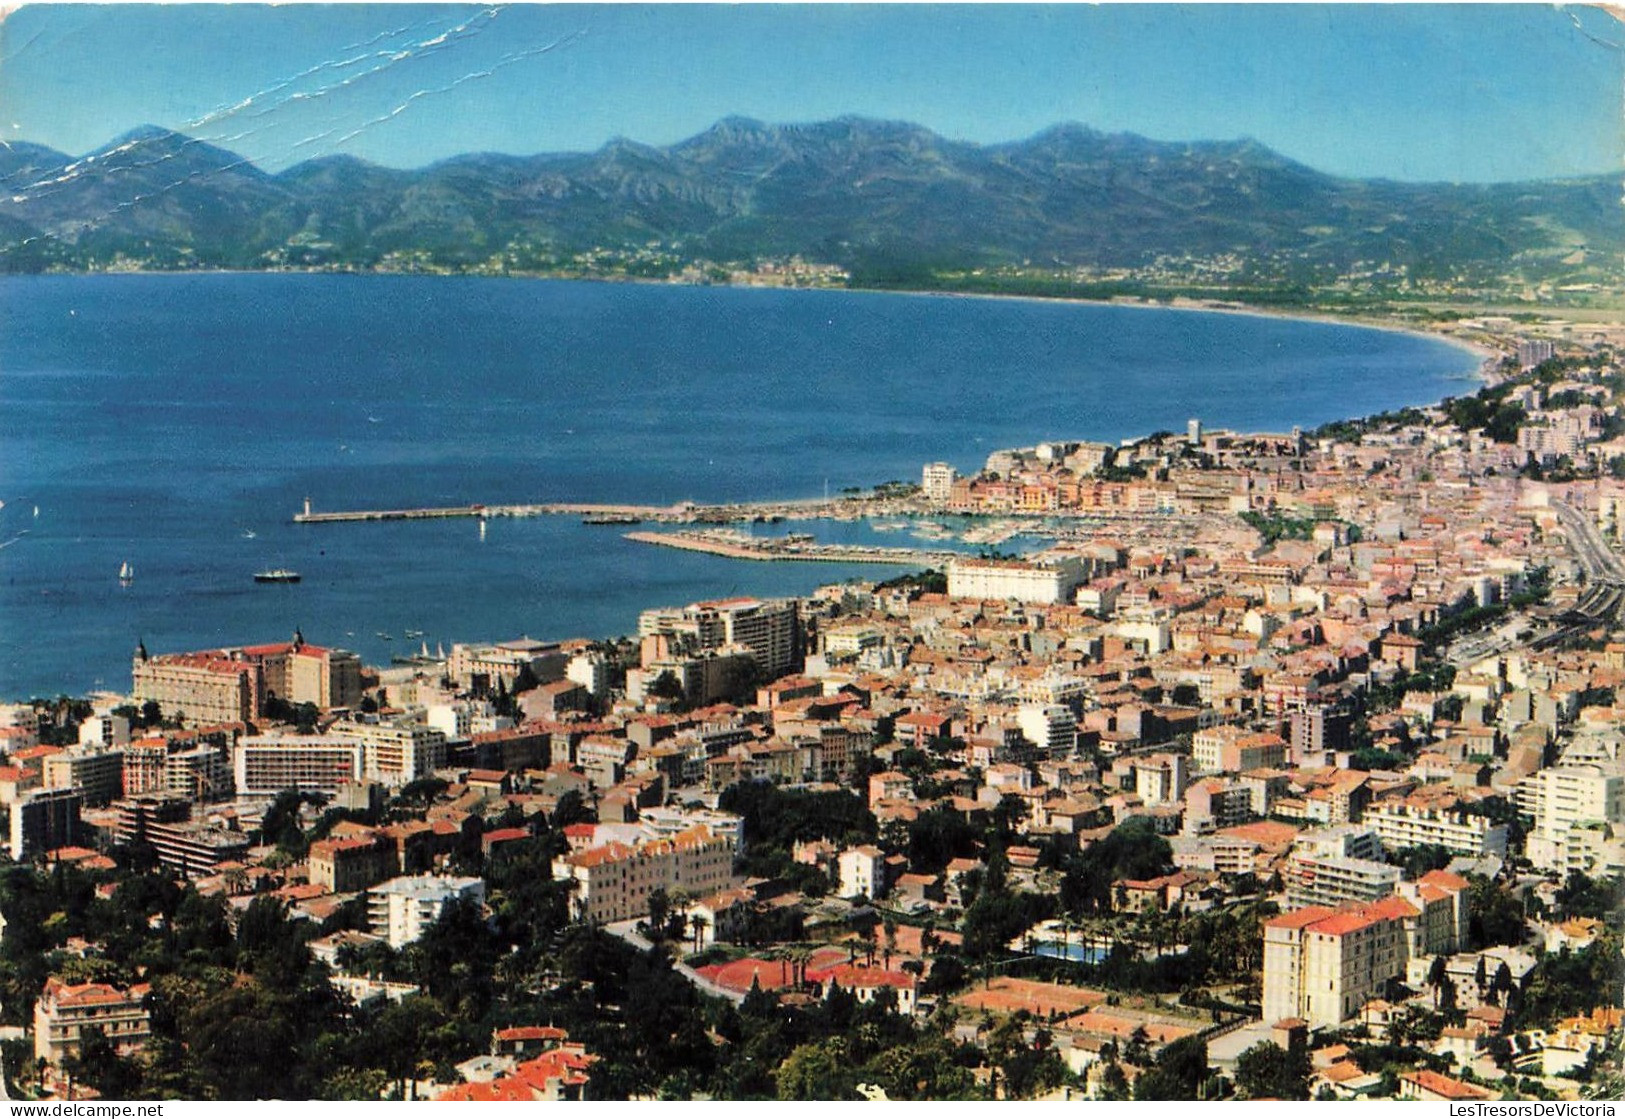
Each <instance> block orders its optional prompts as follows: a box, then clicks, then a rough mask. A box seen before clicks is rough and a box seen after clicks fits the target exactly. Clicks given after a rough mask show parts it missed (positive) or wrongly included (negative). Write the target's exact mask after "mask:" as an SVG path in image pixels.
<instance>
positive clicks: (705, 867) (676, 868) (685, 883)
mask: <svg viewBox="0 0 1625 1119" xmlns="http://www.w3.org/2000/svg"><path fill="white" fill-rule="evenodd" d="M733 864H734V841H733V839H731V838H729V837H727V836H723V835H718V834H716V833H715V832H713V831H712V830H711V829H710V828H708V827H705V826H704V825H698V826H696V827H692V828H689V829H688V830H687V831H683V832H679V833H678V834H676V835H674V836H671V837H670V838H669V839H654V840H649V841H647V842H641V843H636V844H627V843H619V842H611V843H606V844H604V845H602V846H599V847H591V848H588V849H587V850H585V851H578V852H575V853H573V854H569V855H564V856H561V857H560V858H558V859H555V860H554V862H553V877H554V878H556V879H560V880H568V881H573V882H574V883H575V893H574V895H573V897H572V898H571V902H570V905H571V915H572V916H573V917H574V918H575V919H576V920H578V921H586V922H591V923H595V924H602V923H607V922H610V921H626V920H631V919H632V918H634V917H646V916H648V914H649V895H650V894H651V893H653V892H654V891H655V890H665V891H666V892H667V893H668V894H669V893H671V892H672V891H674V890H679V889H681V890H685V891H687V892H688V893H689V894H691V895H694V896H696V897H701V896H705V895H707V894H714V893H716V892H717V891H719V890H722V889H725V888H727V887H728V886H729V885H730V884H732V882H733Z"/></svg>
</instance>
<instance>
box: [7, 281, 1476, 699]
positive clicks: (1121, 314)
mask: <svg viewBox="0 0 1625 1119" xmlns="http://www.w3.org/2000/svg"><path fill="white" fill-rule="evenodd" d="M1476 364H1477V359H1476V358H1475V357H1474V356H1473V355H1472V354H1470V353H1468V352H1466V351H1464V350H1461V349H1458V348H1455V347H1452V346H1450V345H1447V344H1445V343H1442V342H1439V341H1436V340H1432V339H1426V338H1420V337H1415V336H1410V335H1406V334H1399V333H1393V332H1385V331H1376V330H1367V329H1358V328H1353V327H1346V326H1334V325H1325V324H1320V323H1312V322H1290V321H1283V320H1277V319H1269V318H1261V317H1252V316H1242V315H1220V314H1202V313H1193V312H1187V311H1173V310H1160V309H1145V308H1129V307H1104V306H1084V305H1075V304H1061V303H1047V302H1039V301H1015V300H1010V301H1004V300H986V299H967V298H954V297H941V296H936V297H932V296H909V295H889V294H859V293H850V292H797V291H785V290H762V289H729V288H703V287H676V286H660V285H633V284H592V283H572V282H566V281H545V280H517V279H473V278H443V277H432V278H431V277H358V276H305V275H297V276H296V275H160V276H74V277H55V276H47V277H10V278H0V417H3V423H4V430H3V435H0V501H4V503H5V504H4V506H3V508H0V698H23V697H27V696H31V695H45V694H51V695H54V694H57V693H60V692H67V693H70V694H78V693H83V692H86V691H89V690H92V689H99V688H108V689H113V690H122V689H124V688H127V687H128V686H129V656H130V652H131V650H132V649H133V648H134V647H135V645H136V642H137V641H138V640H144V641H145V643H146V645H147V647H148V649H150V650H152V651H154V652H167V651H172V650H179V649H188V648H203V647H212V646H219V645H223V644H242V643H251V642H261V641H269V640H277V639H281V638H284V637H286V636H287V635H289V634H291V633H292V632H293V630H294V628H295V627H296V626H297V627H301V628H302V630H303V632H304V634H305V636H306V637H307V639H309V640H311V641H313V642H320V643H324V644H332V645H338V646H342V647H347V648H353V649H356V650H357V651H359V652H360V653H361V654H362V655H363V657H364V658H365V659H367V660H368V661H370V662H372V663H387V662H388V660H389V657H390V656H391V655H392V654H399V653H405V652H413V651H416V649H417V647H418V645H419V639H413V640H411V641H410V642H408V641H406V639H405V638H404V631H405V630H408V629H411V630H418V631H422V632H423V633H424V635H425V636H424V637H423V638H422V639H421V640H422V641H426V642H427V643H428V645H429V647H430V648H431V649H433V648H434V646H435V644H436V643H437V642H444V643H445V644H446V645H447V646H448V647H449V645H450V644H451V642H452V641H454V640H502V639H507V638H512V637H517V636H520V635H529V636H531V637H537V638H565V637H574V636H588V637H598V636H610V635H615V634H620V633H626V632H629V631H631V630H632V629H633V628H634V627H635V624H636V619H637V614H638V611H639V610H641V609H643V608H645V607H648V606H654V605H675V604H681V603H685V602H689V601H693V600H696V599H699V598H705V597H714V596H717V595H722V594H734V593H739V594H761V595H780V594H795V593H804V592H806V591H809V590H811V589H812V588H813V587H814V586H817V585H819V584H820V583H825V582H831V581H838V580H841V579H845V578H854V577H862V578H871V579H872V578H880V577H885V576H887V575H889V574H893V573H895V569H891V568H882V567H855V566H843V565H832V564H786V563H778V564H753V563H741V562H737V561H729V560H726V559H722V558H717V557H711V556H705V555H699V554H692V553H684V552H678V551H674V550H671V549H657V548H651V547H649V546H646V545H638V544H634V543H631V542H628V541H626V540H624V539H622V537H621V531H622V530H620V529H617V528H613V527H598V526H585V525H582V524H580V523H579V522H578V521H577V520H575V519H574V518H562V517H559V518H540V519H532V520H494V521H491V522H490V523H489V526H488V529H487V532H486V535H485V537H484V538H483V539H482V538H481V537H480V534H479V530H478V525H477V522H475V521H472V520H445V521H424V522H408V523H381V524H380V523H372V524H348V525H313V526H299V525H294V524H293V523H292V522H291V516H292V514H293V513H294V512H295V511H296V510H297V509H298V508H299V507H300V505H301V503H302V501H303V500H304V499H305V498H306V497H309V498H311V499H312V501H313V502H314V505H315V507H316V508H317V509H318V510H335V509H353V508H382V507H397V506H416V505H454V504H467V503H473V502H486V503H501V502H540V501H625V502H635V503H668V502H672V501H677V500H683V499H693V500H697V501H717V500H729V499H747V498H774V497H814V496H818V495H819V494H822V493H824V492H830V493H834V492H837V491H838V490H840V489H841V488H843V487H847V486H863V487H868V486H871V485H874V484H875V483H877V482H882V481H886V480H889V479H907V480H918V478H919V470H920V467H921V465H922V464H923V463H926V462H930V461H934V460H944V461H948V462H952V463H954V464H955V465H956V466H958V467H959V468H960V469H961V470H962V471H971V470H974V469H976V468H977V467H979V466H980V464H981V463H982V461H983V460H984V459H985V458H986V456H987V454H988V453H989V452H990V451H992V450H995V449H997V448H999V447H1005V446H1018V445H1031V444H1033V443H1035V442H1038V441H1041V440H1044V439H1051V438H1055V439H1060V438H1083V439H1104V440H1117V439H1120V438H1124V437H1129V436H1135V435H1142V434H1146V433H1148V432H1151V431H1154V430H1158V429H1170V430H1182V429H1183V428H1184V425H1185V422H1186V420H1187V419H1188V418H1190V417H1199V418H1200V419H1201V420H1202V421H1203V423H1204V424H1206V425H1207V426H1208V427H1210V428H1212V427H1224V426H1229V427H1235V428H1241V429H1250V430H1285V429H1287V428H1289V427H1291V426H1292V425H1294V424H1298V425H1302V426H1305V427H1308V426H1311V425H1314V424H1318V423H1321V422H1323V421H1326V420H1330V419H1335V418H1340V417H1346V416H1353V415H1361V414H1367V413H1370V412H1374V411H1378V410H1381V409H1386V408H1392V407H1397V406H1400V405H1404V404H1415V403H1422V402H1427V401H1433V400H1437V399H1439V398H1441V397H1444V396H1447V395H1451V394H1452V393H1460V392H1462V391H1465V390H1467V389H1469V388H1470V387H1471V386H1470V385H1468V384H1466V383H1464V382H1463V378H1464V377H1465V376H1467V375H1468V374H1470V373H1471V372H1472V371H1473V369H1474V368H1475V366H1476ZM793 527H798V526H791V525H785V526H775V527H774V529H773V531H774V532H776V533H778V532H783V531H785V530H786V529H787V528H793ZM801 527H806V528H807V529H808V530H809V531H812V532H814V533H815V534H816V535H817V536H818V537H819V539H820V540H826V541H837V542H841V541H853V542H857V541H873V542H881V543H890V544H897V543H903V542H906V534H899V533H897V532H892V533H885V534H877V533H874V532H872V531H871V530H870V529H869V528H868V527H867V526H864V525H851V524H846V525H835V524H827V523H818V524H813V525H809V526H801ZM124 563H128V564H130V566H131V567H132V568H133V571H134V578H133V580H132V581H131V582H130V584H129V585H128V586H121V585H120V583H119V580H118V578H117V575H118V571H119V568H120V565H121V564H124ZM266 567H287V568H292V569H295V570H298V571H300V572H301V573H302V574H303V581H302V582H301V583H299V584H298V585H293V586H267V585H260V584H256V583H255V582H253V579H252V575H253V573H254V572H255V571H257V570H260V569H262V568H266ZM380 633H388V634H390V635H391V636H392V638H393V640H390V641H386V640H384V639H383V638H381V637H379V636H378V634H380Z"/></svg>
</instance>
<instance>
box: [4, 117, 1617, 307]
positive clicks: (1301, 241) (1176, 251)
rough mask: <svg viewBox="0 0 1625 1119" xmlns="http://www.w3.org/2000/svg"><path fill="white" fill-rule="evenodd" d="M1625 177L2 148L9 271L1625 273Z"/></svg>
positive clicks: (1043, 155) (760, 143) (771, 130)
mask: <svg viewBox="0 0 1625 1119" xmlns="http://www.w3.org/2000/svg"><path fill="white" fill-rule="evenodd" d="M1619 198H1620V182H1619V179H1618V177H1617V176H1612V175H1598V176H1592V177H1585V178H1575V179H1563V180H1551V181H1541V182H1526V183H1501V184H1476V185H1461V184H1442V183H1425V184H1424V183H1402V182H1393V181H1385V180H1357V179H1348V178H1339V177H1335V176H1332V175H1327V174H1323V173H1321V172H1319V171H1316V170H1314V169H1312V168H1309V167H1306V166H1304V165H1302V164H1299V163H1295V162H1293V161H1292V160H1290V159H1287V158H1285V157H1283V156H1281V155H1279V154H1277V153H1276V152H1274V151H1271V150H1270V149H1269V148H1267V147H1264V146H1263V145H1261V144H1259V143H1256V142H1254V141H1251V140H1240V141H1224V142H1189V143H1171V142H1162V141H1154V140H1148V139H1145V138H1143V137H1140V136H1135V135H1131V134H1121V133H1119V134H1109V133H1103V132H1099V131H1096V130H1094V129H1091V128H1087V127H1084V126H1081V125H1075V124H1063V125H1057V126H1055V127H1053V128H1050V129H1047V130H1046V131H1044V132H1041V133H1039V134H1037V135H1035V136H1032V137H1030V138H1028V139H1025V140H1021V141H1017V142H1012V143H1003V144H972V143H963V142H958V141H953V140H949V139H945V138H944V137H942V136H939V135H936V134H935V133H933V132H931V131H929V130H927V129H925V128H922V127H919V126H917V125H912V124H907V123H899V122H892V121H878V120H869V119H863V118H852V117H846V118H841V119H838V120H832V121H826V122H821V123H815V124H806V125H772V124H763V123H760V122H758V121H753V120H746V119H742V118H728V119H724V120H722V121H719V122H718V123H717V124H716V125H714V126H712V127H711V128H709V129H708V130H706V131H705V132H703V133H701V134H699V135H697V136H694V137H691V138H690V139H687V140H683V141H681V142H679V143H676V144H672V145H670V146H667V147H654V146H649V145H644V144H639V143H634V142H632V141H629V140H614V141H611V142H610V143H608V144H606V145H604V146H603V147H602V148H600V149H599V150H597V151H595V152H590V153H565V154H544V155H534V156H512V155H497V154H473V155H464V156H457V157H455V158H452V159H448V160H444V161H442V162H439V163H435V164H432V165H430V166H427V167H423V168H420V169H417V170H396V169H390V168H385V167H380V166H377V165H374V164H370V163H367V162H364V161H362V160H359V159H355V158H352V157H348V156H326V157H322V158H319V159H314V160H311V161H309V162H306V163H301V164H298V165H297V166H294V167H290V168H289V169H287V170H285V171H281V172H279V173H276V174H270V173H267V172H265V171H262V170H261V169H259V168H258V167H256V166H255V165H254V164H253V163H252V162H250V161H249V160H247V159H245V158H243V157H241V156H238V155H235V154H233V153H232V152H229V151H226V150H224V149H222V148H219V147H216V146H213V145H211V144H209V143H206V142H203V141H200V140H197V139H193V138H190V137H187V136H184V135H182V134H180V133H177V132H173V131H169V130H166V129H162V128H157V127H153V126H144V127H142V128H139V129H136V130H135V131H133V132H130V133H128V134H126V135H125V136H123V137H120V138H119V139H118V140H116V141H114V142H113V143H111V144H108V145H107V146H105V147H103V148H101V149H99V150H97V151H95V152H92V153H89V154H87V155H84V156H81V157H78V158H74V157H71V156H68V155H65V154H63V153H61V152H57V151H53V150H51V149H50V148H46V147H42V146H39V145H34V144H27V143H9V144H0V270H4V271H11V272H30V271H43V270H49V269H64V268H66V269H83V268H104V267H108V266H110V265H112V264H114V263H115V262H117V261H118V260H119V258H121V257H122V258H123V262H124V263H125V264H129V263H132V262H133V263H134V264H136V265H137V266H141V267H150V268H190V267H218V268H267V267H359V268H372V267H380V266H386V267H387V266H389V264H390V262H391V261H392V260H393V261H399V260H401V259H402V258H403V257H406V258H413V259H416V260H419V261H422V262H426V263H430V264H433V265H435V266H438V267H445V268H451V269H471V268H477V267H481V266H483V265H485V264H487V263H488V262H490V261H491V260H492V259H493V258H498V257H503V258H506V259H507V260H508V261H509V262H510V263H511V264H514V265H515V266H516V267H536V268H545V267H546V265H547V263H548V262H549V261H552V262H557V261H561V260H566V259H569V258H570V257H571V256H573V255H574V254H580V253H583V252H586V251H589V250H608V251H619V252H626V253H639V252H644V253H647V252H650V251H653V249H655V248H658V250H659V252H661V253H663V254H667V255H668V256H669V257H671V258H673V259H680V260H711V261H740V260H751V259H760V258H782V257H788V256H790V255H793V254H799V255H800V256H802V257H803V258H805V259H808V260H812V261H819V262H827V263H832V264H838V265H841V266H843V267H847V268H851V269H854V270H857V271H859V272H862V271H863V270H865V269H868V270H880V271H884V270H885V269H887V268H891V269H894V270H895V269H901V270H903V271H907V270H909V269H932V268H943V269H947V268H974V267H986V266H998V265H1010V264H1027V265H1030V266H1032V267H1035V268H1049V269H1143V268H1146V267H1148V266H1152V265H1153V264H1155V263H1157V262H1159V261H1162V262H1167V261H1170V260H1173V261H1186V262H1189V261H1191V260H1196V259H1199V260H1203V261H1212V260H1223V259H1230V260H1232V261H1234V260H1239V261H1241V262H1244V263H1243V265H1242V267H1243V268H1246V269H1252V268H1259V269H1266V270H1268V271H1271V272H1272V273H1273V274H1276V275H1278V276H1284V277H1288V278H1291V279H1292V280H1294V281H1295V282H1313V281H1325V280H1330V279H1334V278H1336V277H1338V276H1345V275H1357V274H1368V273H1372V272H1382V271H1387V272H1389V273H1394V274H1397V273H1400V272H1403V273H1404V274H1405V275H1408V276H1411V277H1427V278H1432V279H1436V280H1439V281H1442V282H1477V281H1482V280H1484V279H1485V278H1487V277H1501V278H1503V279H1512V280H1515V281H1521V282H1530V281H1543V282H1554V281H1555V282H1564V281H1581V280H1592V281H1595V280H1598V279H1599V278H1600V279H1603V280H1607V281H1614V280H1617V278H1618V275H1619V272H1620V260H1621V257H1622V253H1625V225H1622V222H1621V211H1620V201H1619Z"/></svg>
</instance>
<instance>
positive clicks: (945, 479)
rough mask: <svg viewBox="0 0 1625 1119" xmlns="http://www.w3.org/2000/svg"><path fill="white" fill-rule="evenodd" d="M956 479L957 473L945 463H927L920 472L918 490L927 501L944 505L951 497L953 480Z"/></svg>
mask: <svg viewBox="0 0 1625 1119" xmlns="http://www.w3.org/2000/svg"><path fill="white" fill-rule="evenodd" d="M958 477H959V471H957V470H955V469H954V468H953V467H952V466H950V465H948V464H947V463H945V462H928V463H926V464H925V469H924V470H922V471H921V472H920V489H921V491H922V492H923V493H924V494H925V499H926V500H927V501H932V502H935V503H937V504H938V505H946V504H947V503H948V498H949V497H951V496H952V495H953V489H954V480H955V479H956V478H958Z"/></svg>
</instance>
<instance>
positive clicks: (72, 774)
mask: <svg viewBox="0 0 1625 1119" xmlns="http://www.w3.org/2000/svg"><path fill="white" fill-rule="evenodd" d="M42 776H43V779H44V781H43V783H44V786H45V788H47V789H79V790H80V791H82V792H83V793H84V794H85V803H86V804H88V805H102V804H106V803H107V802H108V801H110V800H113V799H114V798H116V797H118V796H120V795H122V794H123V792H124V751H123V750H104V749H101V748H100V747H95V748H86V747H83V746H73V747H69V748H68V749H66V750H63V751H62V752H61V753H58V754H52V755H51V756H50V757H48V758H46V759H45V761H44V768H43V771H42Z"/></svg>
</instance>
